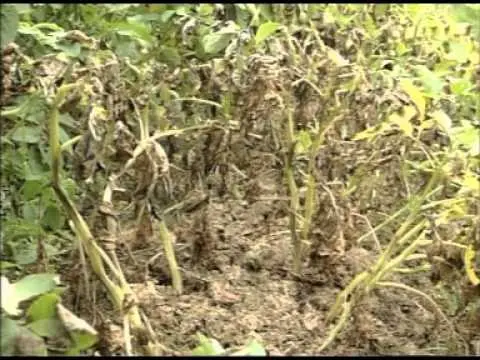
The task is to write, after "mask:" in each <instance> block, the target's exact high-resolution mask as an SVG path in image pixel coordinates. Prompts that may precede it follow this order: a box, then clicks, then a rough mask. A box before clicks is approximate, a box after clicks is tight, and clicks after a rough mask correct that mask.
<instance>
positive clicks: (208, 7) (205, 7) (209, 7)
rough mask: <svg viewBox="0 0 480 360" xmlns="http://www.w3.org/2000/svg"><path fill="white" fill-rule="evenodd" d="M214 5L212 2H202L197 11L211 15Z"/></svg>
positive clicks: (200, 13) (203, 14)
mask: <svg viewBox="0 0 480 360" xmlns="http://www.w3.org/2000/svg"><path fill="white" fill-rule="evenodd" d="M213 10H214V7H213V5H211V4H200V5H198V7H197V12H198V14H199V15H201V16H209V15H211V14H213Z"/></svg>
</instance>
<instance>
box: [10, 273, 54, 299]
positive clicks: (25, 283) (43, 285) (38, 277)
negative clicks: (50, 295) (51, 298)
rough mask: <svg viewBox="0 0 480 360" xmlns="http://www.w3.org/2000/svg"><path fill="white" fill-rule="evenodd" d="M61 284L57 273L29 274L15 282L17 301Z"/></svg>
mask: <svg viewBox="0 0 480 360" xmlns="http://www.w3.org/2000/svg"><path fill="white" fill-rule="evenodd" d="M58 284H59V277H58V275H56V274H48V273H43V274H32V275H27V276H25V277H24V278H22V279H21V280H19V281H17V282H16V283H14V284H13V286H14V289H15V290H14V298H15V301H17V302H18V303H20V302H21V301H25V300H28V299H31V298H33V297H35V296H38V295H41V294H44V293H46V292H49V291H52V290H53V289H55V287H57V285H58Z"/></svg>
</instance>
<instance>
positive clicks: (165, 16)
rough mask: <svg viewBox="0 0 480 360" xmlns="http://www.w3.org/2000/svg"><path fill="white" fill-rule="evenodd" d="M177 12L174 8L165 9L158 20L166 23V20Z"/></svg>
mask: <svg viewBox="0 0 480 360" xmlns="http://www.w3.org/2000/svg"><path fill="white" fill-rule="evenodd" d="M176 13H177V11H176V10H167V11H164V12H163V13H162V15H161V17H160V20H161V21H162V22H164V23H166V22H167V21H168V20H170V19H171V18H172V17H173V16H174V15H175V14H176Z"/></svg>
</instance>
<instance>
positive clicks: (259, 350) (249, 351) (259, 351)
mask: <svg viewBox="0 0 480 360" xmlns="http://www.w3.org/2000/svg"><path fill="white" fill-rule="evenodd" d="M232 355H233V356H267V352H266V351H265V348H264V347H263V346H262V344H260V343H259V342H258V341H257V340H253V341H251V342H250V343H249V344H248V345H247V346H245V347H244V348H243V349H242V350H240V351H237V352H236V353H234V354H232Z"/></svg>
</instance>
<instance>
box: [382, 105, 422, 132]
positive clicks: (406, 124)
mask: <svg viewBox="0 0 480 360" xmlns="http://www.w3.org/2000/svg"><path fill="white" fill-rule="evenodd" d="M416 113H417V111H416V110H415V108H414V107H413V106H405V107H403V112H402V113H401V114H400V113H393V114H391V115H390V116H389V118H388V122H390V123H393V124H396V125H398V127H399V128H400V130H402V131H403V132H404V133H405V135H407V136H412V134H413V125H412V123H411V122H410V120H412V119H413V117H414V116H415V114H416Z"/></svg>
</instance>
